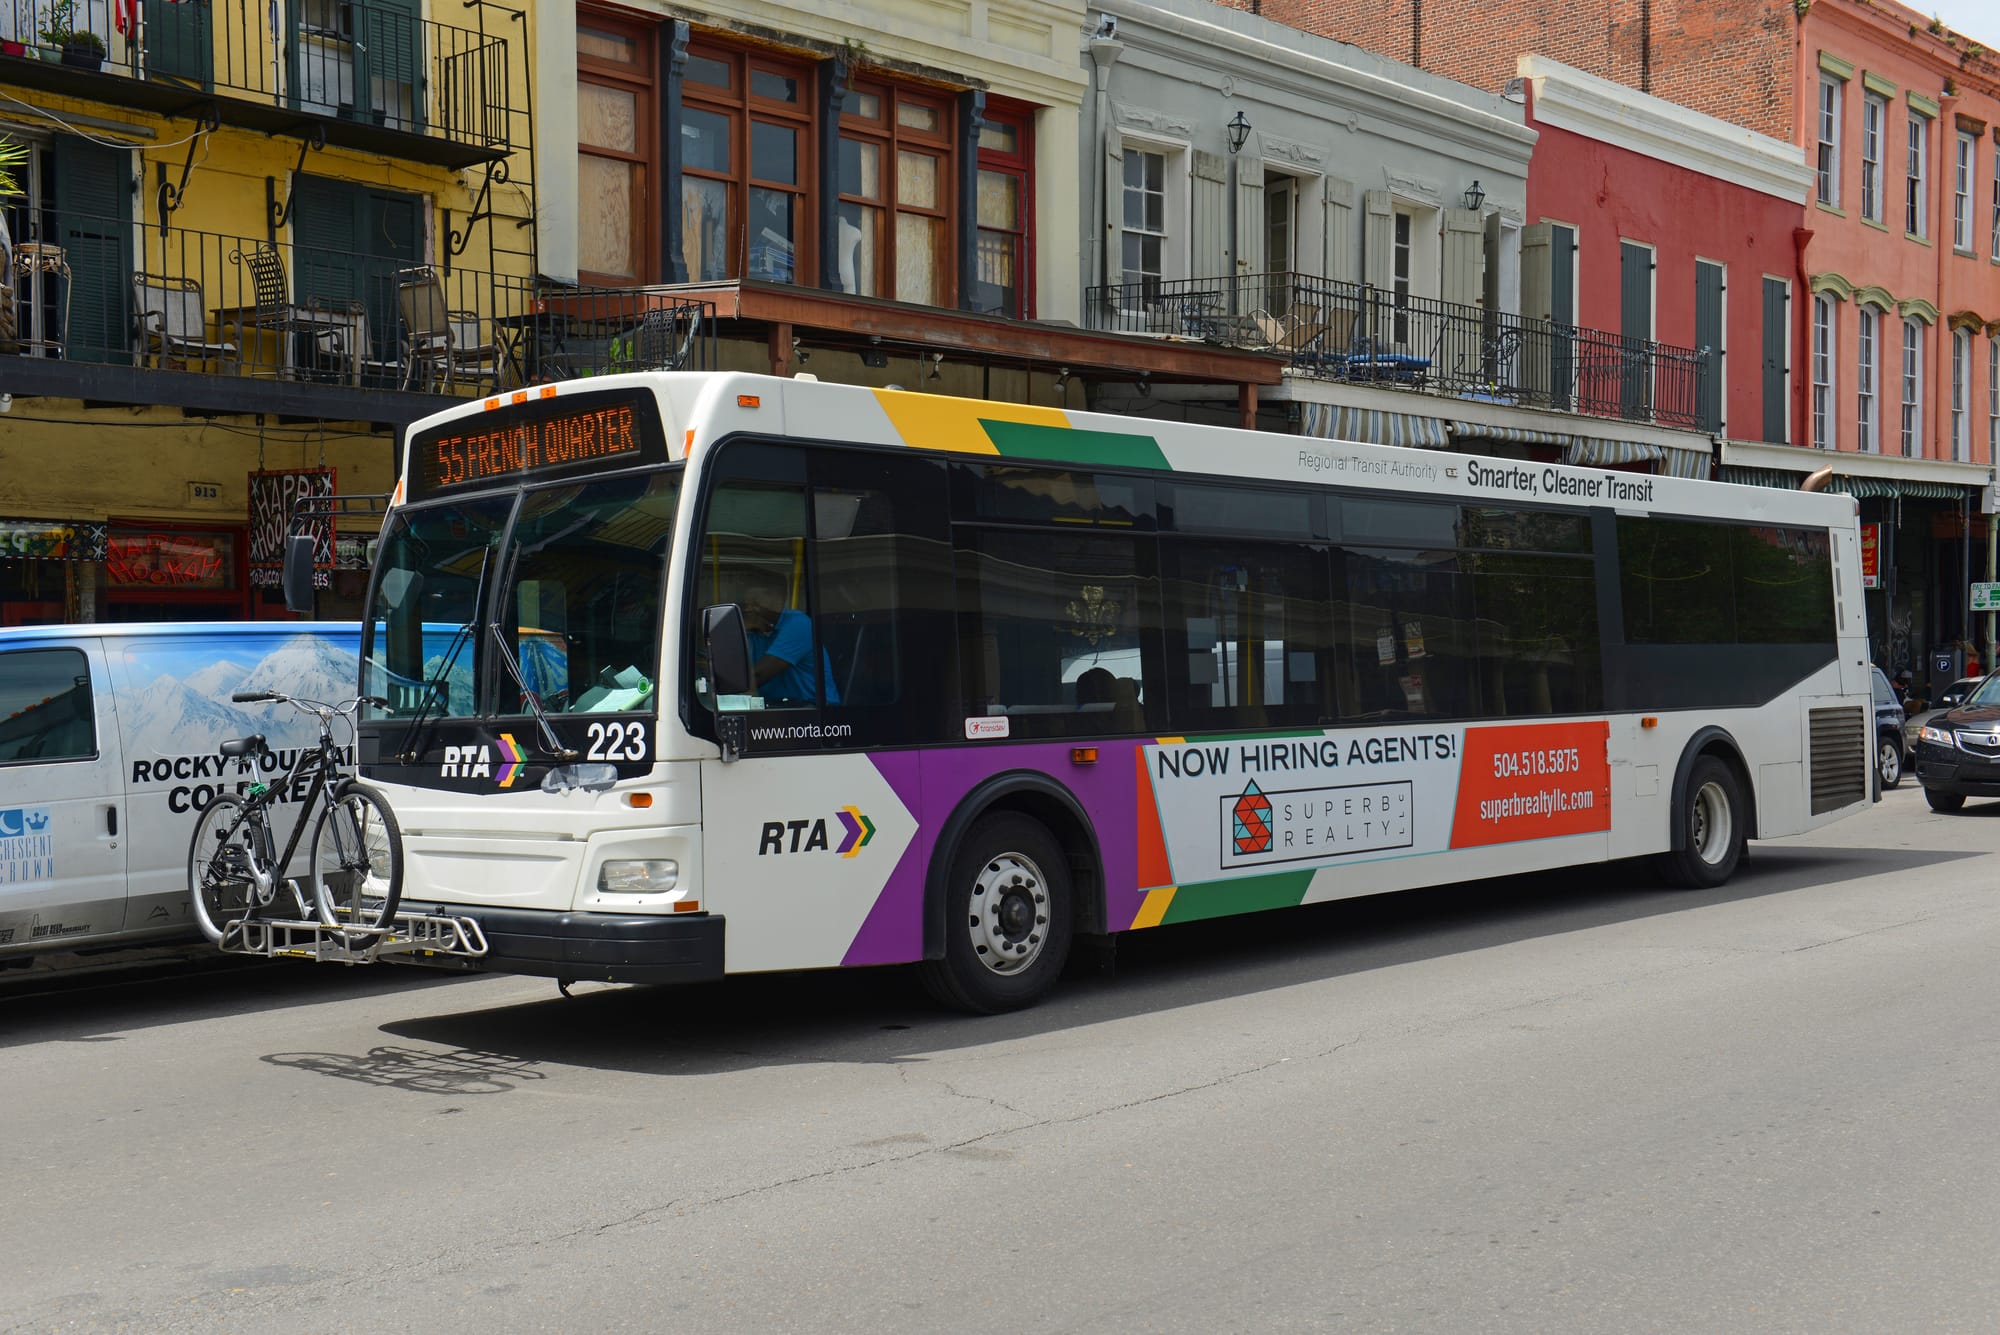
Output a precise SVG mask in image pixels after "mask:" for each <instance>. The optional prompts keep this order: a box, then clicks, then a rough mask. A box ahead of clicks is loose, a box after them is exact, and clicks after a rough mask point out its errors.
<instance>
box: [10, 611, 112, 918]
mask: <svg viewBox="0 0 2000 1335" xmlns="http://www.w3.org/2000/svg"><path fill="white" fill-rule="evenodd" d="M123 767H124V756H123V753H122V751H121V750H120V747H119V741H118V725H117V715H116V712H115V711H114V708H113V705H112V699H111V689H110V685H109V679H108V678H107V676H106V674H105V663H104V650H103V646H102V645H101V644H100V643H99V642H97V641H96V640H82V641H78V642H76V643H72V644H34V645H23V646H22V647H20V648H10V649H6V650H4V651H0V794H4V796H0V953H6V952H8V951H13V950H18V949H21V948H24V947H25V948H29V949H33V948H37V947H40V948H45V949H46V948H50V947H58V948H59V947H61V946H65V945H69V944H78V945H81V944H87V943H89V942H90V941H91V940H93V939H95V938H101V937H108V936H113V935H115V934H117V933H118V932H120V931H122V930H123V929H124V927H125V899H126V896H125V860H126V845H127V842H128V840H127V839H126V836H125V830H124V826H125V824H126V812H125V783H124V779H123V775H122V770H123Z"/></svg>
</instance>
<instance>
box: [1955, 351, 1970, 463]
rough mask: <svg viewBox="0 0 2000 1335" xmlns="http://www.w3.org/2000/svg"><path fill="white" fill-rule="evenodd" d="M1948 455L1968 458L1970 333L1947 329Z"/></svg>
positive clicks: (1966, 461)
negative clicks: (1949, 423)
mask: <svg viewBox="0 0 2000 1335" xmlns="http://www.w3.org/2000/svg"><path fill="white" fill-rule="evenodd" d="M1951 457H1952V458H1954V459H1956V460H1958V461H1959V462H1960V463H1968V462H1970V461H1971V459H1972V335H1971V334H1969V333H1967V332H1966V331H1965V330H1963V329H1954V330H1952V331H1951Z"/></svg>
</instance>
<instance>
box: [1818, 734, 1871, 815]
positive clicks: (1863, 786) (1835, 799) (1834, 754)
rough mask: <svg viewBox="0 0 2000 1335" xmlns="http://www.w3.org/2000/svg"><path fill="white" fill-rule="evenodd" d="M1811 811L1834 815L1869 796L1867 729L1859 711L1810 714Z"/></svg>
mask: <svg viewBox="0 0 2000 1335" xmlns="http://www.w3.org/2000/svg"><path fill="white" fill-rule="evenodd" d="M1810 727H1811V733H1812V751H1811V754H1812V759H1811V765H1812V809H1813V815H1815V816H1817V815H1819V814H1820V813H1821V812H1823V811H1837V810H1838V809H1840V808H1841V807H1844V806H1849V805H1851V804H1853V803H1855V802H1859V801H1860V800H1861V799H1862V798H1864V797H1866V796H1867V795H1868V725H1867V723H1866V722H1865V721H1864V715H1863V713H1862V711H1861V710H1859V709H1815V710H1813V711H1812V721H1811V725H1810Z"/></svg>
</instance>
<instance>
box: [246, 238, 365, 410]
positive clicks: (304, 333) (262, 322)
mask: <svg viewBox="0 0 2000 1335" xmlns="http://www.w3.org/2000/svg"><path fill="white" fill-rule="evenodd" d="M229 258H231V259H232V260H235V261H236V262H237V263H238V264H240V265H242V266H244V267H245V268H247V269H249V270H250V282H251V293H252V296H251V300H252V303H253V304H252V305H250V306H247V307H246V306H239V307H237V308H236V309H235V310H234V311H232V312H228V314H231V315H233V316H234V323H235V326H236V338H237V341H238V342H239V343H241V344H243V346H245V347H248V346H249V343H248V335H249V332H250V331H251V330H256V331H258V332H260V333H261V332H263V331H267V330H268V331H269V332H270V334H271V335H272V337H274V338H275V339H276V340H277V342H278V365H277V366H276V368H274V369H275V370H276V371H277V374H278V377H279V378H280V379H282V380H294V379H297V378H298V375H299V369H300V368H301V367H302V366H303V367H313V368H317V367H324V366H334V365H339V364H340V362H341V361H342V359H343V357H344V356H345V353H346V347H345V344H344V342H343V334H342V329H341V326H340V325H339V324H338V323H334V322H330V321H328V320H327V318H326V317H325V316H324V315H323V314H315V313H314V312H312V311H310V310H307V309H302V308H301V307H298V306H295V305H293V304H292V298H291V290H292V288H291V283H290V282H289V281H287V279H286V277H285V260H284V257H283V256H282V255H280V254H279V253H278V248H277V247H276V246H273V245H271V244H270V243H269V242H265V241H260V242H258V243H257V246H256V248H255V249H254V250H252V251H251V252H250V253H249V254H248V255H245V254H244V253H243V252H242V251H240V250H237V251H231V252H230V254H229ZM242 360H243V361H245V362H247V361H249V360H250V359H249V358H248V357H245V358H243V359H242Z"/></svg>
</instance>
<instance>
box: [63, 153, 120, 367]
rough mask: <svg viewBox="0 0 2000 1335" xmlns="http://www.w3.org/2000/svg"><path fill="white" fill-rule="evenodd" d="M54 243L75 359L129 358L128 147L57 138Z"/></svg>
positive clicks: (67, 339)
mask: <svg viewBox="0 0 2000 1335" xmlns="http://www.w3.org/2000/svg"><path fill="white" fill-rule="evenodd" d="M55 151H56V163H55V175H56V179H55V204H56V232H57V235H58V241H57V244H59V245H60V246H62V248H63V253H64V258H65V259H67V260H68V262H69V274H70V276H69V322H68V324H67V325H66V326H65V327H64V329H63V340H64V343H65V346H66V351H67V353H68V356H69V357H70V359H71V360H73V361H85V362H112V363H117V364H119V365H129V364H130V362H131V360H132V316H131V309H132V240H131V238H132V154H131V153H130V152H128V151H126V150H124V149H115V148H101V147H99V146H98V145H96V144H92V143H87V142H85V141H84V140H81V139H78V138H76V137H75V136H73V135H63V136H61V137H60V138H58V139H57V140H56V141H55Z"/></svg>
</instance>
